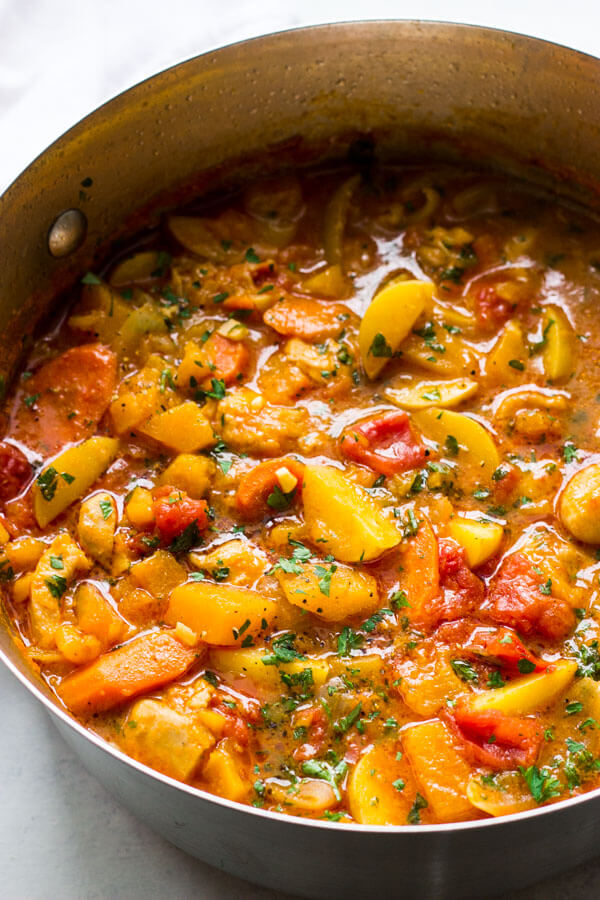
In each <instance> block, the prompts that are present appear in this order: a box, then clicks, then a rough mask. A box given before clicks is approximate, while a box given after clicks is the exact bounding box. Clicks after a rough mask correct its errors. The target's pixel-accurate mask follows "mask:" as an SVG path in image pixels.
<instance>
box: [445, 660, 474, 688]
mask: <svg viewBox="0 0 600 900" xmlns="http://www.w3.org/2000/svg"><path fill="white" fill-rule="evenodd" d="M450 665H451V666H452V669H453V671H454V673H455V674H456V675H458V677H459V678H461V679H462V680H463V681H467V682H469V681H479V675H478V674H477V671H476V670H475V669H474V668H473V666H472V665H471V664H470V663H468V662H467V661H466V660H464V659H451V660H450Z"/></svg>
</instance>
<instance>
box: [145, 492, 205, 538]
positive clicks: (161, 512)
mask: <svg viewBox="0 0 600 900" xmlns="http://www.w3.org/2000/svg"><path fill="white" fill-rule="evenodd" d="M154 515H155V517H156V527H157V528H158V530H159V532H160V536H161V538H162V540H163V541H164V542H165V543H167V544H170V543H171V542H172V541H173V540H174V539H175V538H177V537H179V535H181V534H183V532H184V531H185V530H186V528H189V527H190V526H191V525H193V523H194V522H195V523H196V527H197V528H198V531H199V532H200V531H204V529H205V528H206V526H207V525H208V504H207V502H206V500H192V498H191V497H188V495H187V494H186V493H184V492H183V491H179V490H177V488H174V487H169V486H167V485H165V487H162V488H159V489H158V490H157V491H155V492H154Z"/></svg>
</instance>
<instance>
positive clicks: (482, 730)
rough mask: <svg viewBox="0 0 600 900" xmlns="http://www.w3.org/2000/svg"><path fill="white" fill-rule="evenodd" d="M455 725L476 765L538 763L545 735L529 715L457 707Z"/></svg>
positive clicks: (513, 766)
mask: <svg viewBox="0 0 600 900" xmlns="http://www.w3.org/2000/svg"><path fill="white" fill-rule="evenodd" d="M453 718H454V722H455V724H456V726H457V727H458V730H459V734H460V736H461V738H462V740H463V743H464V750H465V755H466V756H467V758H469V760H470V762H471V763H472V764H474V765H480V766H490V768H492V769H498V770H502V769H516V768H517V766H531V765H533V763H535V761H536V759H537V756H538V753H539V751H540V747H541V745H542V743H543V740H544V736H543V733H542V729H541V727H540V725H539V723H538V722H537V721H536V720H535V719H531V718H528V717H526V716H508V715H506V714H505V713H501V712H498V710H495V709H492V710H485V711H483V712H473V711H471V710H469V708H468V706H467V705H466V704H460V703H459V704H458V705H457V707H456V709H455V711H454V716H453Z"/></svg>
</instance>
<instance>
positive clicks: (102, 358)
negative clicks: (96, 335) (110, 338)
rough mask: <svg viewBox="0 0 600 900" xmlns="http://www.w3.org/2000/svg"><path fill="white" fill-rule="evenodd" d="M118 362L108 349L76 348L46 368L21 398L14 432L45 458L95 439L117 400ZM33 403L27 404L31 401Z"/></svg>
mask: <svg viewBox="0 0 600 900" xmlns="http://www.w3.org/2000/svg"><path fill="white" fill-rule="evenodd" d="M116 383H117V357H116V356H115V354H114V353H113V352H112V350H110V349H109V348H108V347H105V346H103V345H102V344H83V345H82V346H80V347H72V348H71V349H70V350H67V351H66V352H65V353H62V354H61V355H60V356H57V357H56V358H55V359H51V360H50V362H47V363H44V364H43V365H42V366H41V367H40V368H39V369H38V370H37V371H36V372H35V373H34V374H33V376H32V377H31V378H30V379H29V380H28V381H27V382H26V383H25V387H26V394H27V396H24V395H25V389H24V388H21V390H20V391H19V393H18V395H17V401H16V404H15V407H14V410H13V415H12V420H11V429H10V433H11V435H12V436H14V437H16V438H17V439H18V440H20V441H22V442H23V443H24V444H26V445H27V446H28V447H30V448H31V449H32V450H36V451H38V452H39V453H42V454H43V455H45V456H47V455H51V454H53V453H56V452H57V451H58V450H60V449H61V448H62V447H64V446H65V444H70V443H75V442H76V441H79V440H81V439H82V438H85V437H89V436H90V435H91V434H92V433H93V432H94V431H95V429H96V426H97V424H98V422H99V421H100V419H101V418H102V416H103V415H104V413H105V412H106V410H107V408H108V405H109V403H110V401H111V399H112V395H113V393H114V390H115V387H116ZM25 401H27V402H25Z"/></svg>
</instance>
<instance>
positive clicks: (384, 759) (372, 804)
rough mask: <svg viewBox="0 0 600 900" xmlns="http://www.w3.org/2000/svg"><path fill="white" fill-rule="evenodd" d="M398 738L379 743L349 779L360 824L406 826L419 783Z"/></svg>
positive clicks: (351, 799) (352, 805)
mask: <svg viewBox="0 0 600 900" xmlns="http://www.w3.org/2000/svg"><path fill="white" fill-rule="evenodd" d="M398 755H399V744H398V742H397V741H384V742H382V743H381V744H376V745H375V746H374V747H371V749H370V750H367V752H366V753H365V754H364V755H363V756H362V757H361V758H360V759H359V761H358V762H357V763H356V765H355V766H354V768H353V769H352V772H351V773H350V778H349V779H348V805H349V807H350V812H351V813H352V817H353V818H354V819H355V820H356V821H357V822H358V823H359V824H360V825H406V823H407V819H408V814H409V812H410V810H411V807H412V805H413V803H414V799H415V794H416V790H417V785H416V782H415V778H414V775H413V773H412V770H411V768H410V765H409V764H408V762H407V760H406V759H405V758H404V757H403V756H402V754H401V753H400V759H398Z"/></svg>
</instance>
